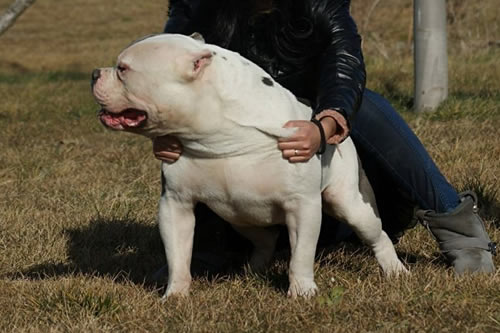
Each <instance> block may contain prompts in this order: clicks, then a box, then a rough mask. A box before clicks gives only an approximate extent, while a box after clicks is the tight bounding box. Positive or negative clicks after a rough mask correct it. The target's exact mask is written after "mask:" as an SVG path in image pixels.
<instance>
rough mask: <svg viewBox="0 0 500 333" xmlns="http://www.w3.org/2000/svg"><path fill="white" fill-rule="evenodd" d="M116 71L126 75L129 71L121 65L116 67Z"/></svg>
mask: <svg viewBox="0 0 500 333" xmlns="http://www.w3.org/2000/svg"><path fill="white" fill-rule="evenodd" d="M116 69H117V70H118V72H120V73H124V72H125V71H126V70H128V66H126V65H122V64H120V65H118V66H116Z"/></svg>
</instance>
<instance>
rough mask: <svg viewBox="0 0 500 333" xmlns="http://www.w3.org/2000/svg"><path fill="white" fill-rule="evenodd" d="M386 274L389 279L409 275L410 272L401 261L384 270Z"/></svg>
mask: <svg viewBox="0 0 500 333" xmlns="http://www.w3.org/2000/svg"><path fill="white" fill-rule="evenodd" d="M384 274H385V276H386V277H387V278H394V277H398V276H405V275H409V274H410V271H409V270H408V269H407V268H406V267H405V266H404V265H403V263H402V262H401V261H399V260H397V261H395V262H393V263H391V264H390V265H387V266H386V267H385V269H384Z"/></svg>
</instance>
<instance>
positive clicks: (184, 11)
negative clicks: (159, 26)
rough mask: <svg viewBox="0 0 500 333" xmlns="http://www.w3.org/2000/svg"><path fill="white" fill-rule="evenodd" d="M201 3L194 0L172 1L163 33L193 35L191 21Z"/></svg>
mask: <svg viewBox="0 0 500 333" xmlns="http://www.w3.org/2000/svg"><path fill="white" fill-rule="evenodd" d="M198 2H199V1H196V0H195V1H193V0H170V1H169V9H168V20H167V23H166V24H165V28H164V29H163V32H165V33H179V34H191V33H192V32H193V31H189V30H190V29H191V19H192V16H193V13H194V10H195V9H196V8H195V7H196V6H197V3H198Z"/></svg>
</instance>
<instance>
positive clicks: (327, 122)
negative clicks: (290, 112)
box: [278, 117, 337, 163]
mask: <svg viewBox="0 0 500 333" xmlns="http://www.w3.org/2000/svg"><path fill="white" fill-rule="evenodd" d="M321 125H322V126H323V129H324V131H325V136H326V137H327V138H329V137H330V136H331V134H332V133H335V132H336V125H337V123H336V122H335V120H334V119H332V118H329V117H326V118H323V119H321ZM283 127H285V128H290V127H296V128H297V130H296V131H295V133H294V134H293V135H292V136H290V137H287V138H280V139H279V140H278V148H279V149H280V150H281V152H282V155H283V158H285V159H287V160H288V161H289V162H290V163H297V162H307V161H309V160H310V159H311V157H313V156H314V154H316V152H317V151H318V149H319V147H320V145H321V134H320V132H319V129H318V126H317V125H315V124H314V123H312V122H310V121H307V120H291V121H289V122H287V123H286V124H285V125H284V126H283Z"/></svg>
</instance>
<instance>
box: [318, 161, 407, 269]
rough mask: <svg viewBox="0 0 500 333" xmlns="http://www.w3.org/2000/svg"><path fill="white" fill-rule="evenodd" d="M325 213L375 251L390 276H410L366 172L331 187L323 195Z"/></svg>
mask: <svg viewBox="0 0 500 333" xmlns="http://www.w3.org/2000/svg"><path fill="white" fill-rule="evenodd" d="M323 209H324V210H325V212H326V213H328V214H329V215H332V216H334V217H337V218H339V219H340V220H343V221H345V222H347V224H349V226H351V227H352V228H353V230H354V232H355V233H356V234H357V235H358V237H359V238H360V239H361V240H362V241H363V242H364V243H365V244H367V245H368V246H370V247H371V248H372V250H373V252H374V253H375V257H376V258H377V261H378V262H379V264H380V266H381V267H382V270H383V271H384V273H385V274H386V275H387V276H390V275H398V274H399V273H403V272H407V269H406V268H405V267H404V265H403V264H402V263H401V261H400V260H399V259H398V256H397V254H396V251H395V249H394V245H393V244H392V242H391V240H390V238H389V236H387V234H386V233H385V231H383V230H382V221H381V220H380V218H379V215H378V210H377V205H376V202H375V195H374V194H373V190H372V188H371V185H370V183H369V182H368V179H367V178H366V176H365V173H364V171H363V170H362V169H359V173H358V174H357V175H355V176H354V177H346V178H344V179H343V181H342V182H338V183H337V184H335V188H333V187H332V186H330V187H327V188H326V189H325V190H324V191H323Z"/></svg>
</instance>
